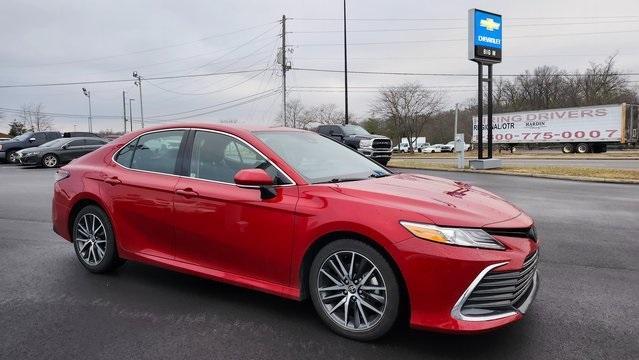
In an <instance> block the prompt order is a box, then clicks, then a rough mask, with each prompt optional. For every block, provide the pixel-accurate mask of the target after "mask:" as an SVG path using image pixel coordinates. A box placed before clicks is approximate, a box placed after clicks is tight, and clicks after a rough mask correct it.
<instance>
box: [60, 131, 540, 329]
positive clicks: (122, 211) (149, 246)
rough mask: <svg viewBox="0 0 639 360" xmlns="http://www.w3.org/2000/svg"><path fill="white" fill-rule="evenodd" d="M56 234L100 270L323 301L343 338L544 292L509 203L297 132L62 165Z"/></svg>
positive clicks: (505, 310) (428, 324) (453, 316)
mask: <svg viewBox="0 0 639 360" xmlns="http://www.w3.org/2000/svg"><path fill="white" fill-rule="evenodd" d="M53 228H54V230H55V232H56V233H58V234H59V235H60V236H62V237H63V238H65V239H66V240H68V241H70V242H72V243H73V244H74V247H75V251H76V254H77V256H78V259H79V260H80V263H81V264H82V265H83V266H84V267H85V268H86V269H87V270H89V271H91V272H96V273H100V272H106V271H109V270H113V269H114V268H116V267H117V266H118V265H120V264H122V263H123V262H124V261H125V260H132V261H138V262H143V263H147V264H152V265H157V266H161V267H165V268H169V269H173V270H177V271H181V272H185V273H189V274H193V275H197V276H202V277H206V278H210V279H214V280H219V281H224V282H228V283H232V284H236V285H239V286H244V287H249V288H252V289H256V290H260V291H264V292H268V293H271V294H275V295H279V296H283V297H287V298H291V299H296V300H303V299H306V298H309V297H310V299H311V300H312V302H313V304H314V306H315V309H316V310H317V313H318V314H319V316H320V317H321V319H322V320H323V321H324V322H325V323H326V324H327V325H328V326H329V327H330V328H331V329H332V330H334V331H335V332H337V333H339V334H341V335H344V336H347V337H350V338H354V339H358V340H371V339H375V338H378V337H380V336H382V335H384V334H385V333H387V332H388V331H389V330H390V329H391V327H392V326H393V325H394V324H395V323H397V322H398V319H399V318H400V314H401V313H403V312H402V311H401V310H402V309H404V310H406V312H407V313H408V314H409V318H410V324H411V325H412V326H413V327H416V328H422V329H430V330H437V331H448V332H476V331H485V330H489V329H494V328H497V327H500V326H503V325H506V324H509V323H512V322H514V321H517V320H519V319H521V318H522V316H523V314H524V313H525V312H526V310H527V309H528V307H529V305H530V303H531V302H532V300H533V298H534V297H535V294H536V292H537V287H538V276H537V259H538V243H537V236H536V233H535V228H534V226H533V221H532V220H531V218H530V217H528V216H527V215H526V214H524V213H523V212H522V211H521V210H520V209H518V208H517V207H515V206H514V205H512V204H510V203H509V202H507V201H505V200H503V199H501V198H500V197H498V196H496V195H494V194H492V193H490V192H488V191H485V190H482V189H480V188H476V187H474V186H471V185H468V184H465V183H461V182H453V181H449V180H445V179H441V178H436V177H431V176H425V175H416V174H394V173H392V172H390V171H389V170H388V169H386V168H384V167H382V166H380V165H378V164H377V163H375V162H373V161H371V160H369V159H367V158H366V157H364V156H362V155H361V154H359V153H357V152H356V151H353V150H351V149H349V148H347V147H345V146H343V145H341V144H339V143H337V142H335V141H333V140H330V139H328V138H325V137H322V136H321V135H318V134H315V133H312V132H307V131H302V130H293V129H284V128H262V129H255V128H254V129H246V128H236V127H229V126H221V125H210V124H206V125H205V124H186V125H183V126H180V127H176V126H163V127H156V128H153V129H144V130H142V131H138V132H135V133H131V134H127V135H125V136H123V137H121V138H119V139H117V140H115V141H113V142H111V143H109V144H107V145H105V146H103V147H102V148H100V149H99V150H96V151H94V152H92V153H91V154H88V155H86V156H83V157H81V158H80V159H77V160H75V161H73V162H72V163H71V164H69V165H67V166H65V167H63V168H62V169H60V170H59V171H58V173H57V174H56V182H55V193H54V198H53Z"/></svg>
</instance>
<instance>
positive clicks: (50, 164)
mask: <svg viewBox="0 0 639 360" xmlns="http://www.w3.org/2000/svg"><path fill="white" fill-rule="evenodd" d="M58 163H59V161H58V157H57V156H55V155H54V154H46V155H44V156H43V157H42V166H44V167H46V168H54V167H56V166H58Z"/></svg>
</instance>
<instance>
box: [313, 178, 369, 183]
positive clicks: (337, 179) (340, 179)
mask: <svg viewBox="0 0 639 360" xmlns="http://www.w3.org/2000/svg"><path fill="white" fill-rule="evenodd" d="M360 180H366V178H346V177H344V178H333V179H330V180H326V181H318V182H316V184H329V183H341V182H348V181H360Z"/></svg>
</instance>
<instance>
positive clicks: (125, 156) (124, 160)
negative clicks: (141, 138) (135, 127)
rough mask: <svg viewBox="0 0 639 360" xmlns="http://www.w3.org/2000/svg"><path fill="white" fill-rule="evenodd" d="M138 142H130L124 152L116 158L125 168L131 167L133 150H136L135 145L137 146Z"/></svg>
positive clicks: (123, 149)
mask: <svg viewBox="0 0 639 360" xmlns="http://www.w3.org/2000/svg"><path fill="white" fill-rule="evenodd" d="M137 143H138V140H137V139H136V140H135V141H132V142H130V143H129V144H128V145H127V146H125V147H123V148H122V150H120V152H119V153H118V156H116V157H115V161H116V162H117V163H118V164H120V165H122V166H125V167H131V160H133V150H135V145H137Z"/></svg>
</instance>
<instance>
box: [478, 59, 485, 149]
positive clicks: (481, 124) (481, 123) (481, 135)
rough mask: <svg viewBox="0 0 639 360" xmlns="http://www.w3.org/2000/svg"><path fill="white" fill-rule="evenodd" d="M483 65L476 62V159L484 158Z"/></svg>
mask: <svg viewBox="0 0 639 360" xmlns="http://www.w3.org/2000/svg"><path fill="white" fill-rule="evenodd" d="M483 72H484V65H483V64H482V63H481V62H479V61H478V62H477V158H478V159H483V158H484V79H483V78H484V74H483Z"/></svg>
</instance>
